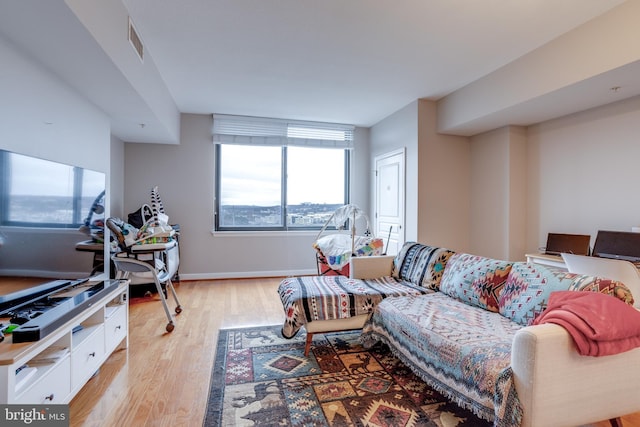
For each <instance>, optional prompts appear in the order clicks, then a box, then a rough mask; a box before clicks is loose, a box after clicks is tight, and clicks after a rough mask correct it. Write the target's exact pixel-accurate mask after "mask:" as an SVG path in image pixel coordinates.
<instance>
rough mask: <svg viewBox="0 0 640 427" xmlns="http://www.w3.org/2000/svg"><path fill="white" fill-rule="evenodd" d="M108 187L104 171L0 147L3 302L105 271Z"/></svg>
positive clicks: (0, 292) (0, 278)
mask: <svg viewBox="0 0 640 427" xmlns="http://www.w3.org/2000/svg"><path fill="white" fill-rule="evenodd" d="M105 188H106V174H105V173H103V172H98V171H94V170H90V169H86V168H82V167H78V166H76V165H70V164H64V163H59V162H54V161H50V160H45V159H41V158H37V157H33V156H29V155H25V154H21V153H15V152H10V151H6V150H0V300H2V301H3V302H5V303H6V302H7V299H9V300H10V299H11V297H12V296H13V295H17V296H20V298H24V296H25V294H28V293H29V291H30V290H34V292H35V291H38V292H45V291H46V288H47V287H48V286H59V285H60V284H61V282H64V281H65V280H67V281H74V280H77V279H82V278H87V277H89V276H92V275H97V274H104V273H105V270H104V267H101V269H98V270H95V269H94V261H95V255H96V254H100V253H101V254H102V256H104V244H103V243H102V238H103V230H104V227H103V224H104V200H105ZM82 242H84V243H88V242H91V245H86V244H85V245H82V244H81V243H82ZM87 248H90V249H87ZM99 258H101V257H99Z"/></svg>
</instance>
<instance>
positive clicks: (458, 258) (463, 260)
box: [440, 253, 512, 312]
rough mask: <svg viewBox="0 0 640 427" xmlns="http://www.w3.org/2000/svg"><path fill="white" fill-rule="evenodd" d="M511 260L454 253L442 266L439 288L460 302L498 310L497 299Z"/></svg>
mask: <svg viewBox="0 0 640 427" xmlns="http://www.w3.org/2000/svg"><path fill="white" fill-rule="evenodd" d="M511 265H512V263H511V262H508V261H501V260H497V259H490V258H485V257H481V256H477V255H470V254H464V253H459V254H454V255H453V256H452V257H451V258H450V259H449V262H448V263H447V266H446V267H445V271H444V275H443V277H442V282H441V283H440V291H441V292H443V293H445V294H447V295H449V296H450V297H452V298H455V299H457V300H460V301H462V302H464V303H467V304H470V305H473V306H476V307H480V308H484V309H485V310H489V311H494V312H497V311H498V299H499V297H500V293H501V292H502V289H503V288H504V285H505V282H506V280H507V277H508V275H509V271H511Z"/></svg>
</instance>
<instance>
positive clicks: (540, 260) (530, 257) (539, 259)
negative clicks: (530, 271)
mask: <svg viewBox="0 0 640 427" xmlns="http://www.w3.org/2000/svg"><path fill="white" fill-rule="evenodd" d="M525 256H526V257H527V262H530V263H535V264H542V265H550V266H552V267H560V268H564V269H566V268H567V266H566V265H565V263H564V260H563V259H562V257H561V256H559V255H546V254H526V255H525Z"/></svg>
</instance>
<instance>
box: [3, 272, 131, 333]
mask: <svg viewBox="0 0 640 427" xmlns="http://www.w3.org/2000/svg"><path fill="white" fill-rule="evenodd" d="M118 283H119V281H118V280H105V281H103V282H98V283H97V284H95V285H93V286H91V287H87V289H86V290H84V291H82V292H80V293H78V294H77V295H74V296H71V297H61V298H62V302H60V303H58V304H57V305H55V306H54V307H52V308H50V309H48V310H46V311H44V312H42V314H40V315H38V316H37V317H34V318H32V319H31V320H29V321H28V322H26V323H24V324H22V325H20V326H19V327H17V328H16V329H14V330H13V332H12V337H13V342H14V343H22V342H32V341H39V340H41V339H42V338H44V337H46V336H47V335H49V334H51V333H52V332H54V331H56V330H57V329H58V328H59V327H60V326H62V325H63V324H64V323H66V322H68V321H69V320H70V319H72V318H73V317H75V316H76V315H78V314H80V313H82V312H83V311H84V310H86V309H87V308H89V307H91V306H92V305H93V304H94V303H95V302H96V301H98V300H100V299H101V298H102V297H104V296H106V295H107V294H109V293H110V292H111V291H112V290H113V289H115V287H117V286H118ZM48 298H51V299H55V298H56V297H55V295H53V296H49V297H48Z"/></svg>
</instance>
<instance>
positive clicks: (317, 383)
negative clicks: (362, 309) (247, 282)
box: [204, 325, 492, 427]
mask: <svg viewBox="0 0 640 427" xmlns="http://www.w3.org/2000/svg"><path fill="white" fill-rule="evenodd" d="M281 328H282V326H281V325H278V326H267V327H259V328H245V329H222V330H220V331H219V335H218V344H217V350H216V358H215V363H214V368H213V373H212V378H211V388H210V392H209V400H208V406H207V413H206V415H205V419H204V426H206V427H209V426H234V427H235V426H292V427H298V426H300V427H302V426H304V427H307V426H332V427H333V426H380V427H387V426H388V427H391V426H393V427H400V426H407V427H410V426H416V427H417V426H427V427H436V426H437V427H458V426H459V427H464V426H473V427H485V426H490V425H492V423H489V422H487V421H485V420H481V419H479V418H478V417H476V416H475V415H474V414H473V413H471V412H469V411H467V410H465V409H462V408H460V407H459V406H457V405H456V404H455V403H452V402H450V401H448V400H447V399H446V398H445V397H444V396H442V395H441V394H440V393H438V392H437V391H435V390H434V389H432V388H431V387H429V386H428V385H427V384H425V383H424V382H423V381H422V380H421V379H420V378H418V377H417V376H415V375H414V374H413V373H412V372H411V371H410V370H409V369H408V368H407V367H406V366H405V365H403V364H402V363H401V362H400V361H399V360H398V359H396V358H395V357H394V356H393V355H392V354H391V352H390V350H389V349H388V348H387V347H386V346H384V345H379V346H376V347H374V348H372V349H369V350H365V349H364V348H363V347H362V346H361V344H360V342H359V340H358V338H359V336H360V332H359V331H349V332H336V333H328V334H315V335H314V337H313V346H312V349H311V351H310V353H309V357H305V355H304V345H305V335H304V333H302V332H301V333H299V334H298V335H297V336H296V337H294V338H292V339H285V338H283V337H282V335H281V334H280V330H281Z"/></svg>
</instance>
